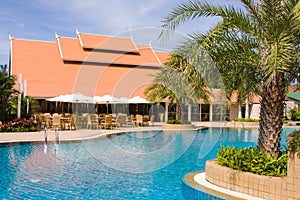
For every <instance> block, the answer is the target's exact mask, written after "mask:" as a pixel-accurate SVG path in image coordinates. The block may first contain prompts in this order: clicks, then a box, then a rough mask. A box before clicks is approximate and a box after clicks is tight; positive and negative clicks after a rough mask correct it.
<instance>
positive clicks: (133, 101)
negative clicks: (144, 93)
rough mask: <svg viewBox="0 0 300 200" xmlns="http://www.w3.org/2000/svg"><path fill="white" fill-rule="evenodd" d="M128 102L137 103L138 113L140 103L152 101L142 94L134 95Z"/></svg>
mask: <svg viewBox="0 0 300 200" xmlns="http://www.w3.org/2000/svg"><path fill="white" fill-rule="evenodd" d="M128 103H135V104H136V110H135V112H136V114H137V113H138V104H141V103H143V104H145V103H150V102H149V101H148V100H146V99H144V98H142V97H140V96H135V97H132V98H130V99H129V100H128Z"/></svg>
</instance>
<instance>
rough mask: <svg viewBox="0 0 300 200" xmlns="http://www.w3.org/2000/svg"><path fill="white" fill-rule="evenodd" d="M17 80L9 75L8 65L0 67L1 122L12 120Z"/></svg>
mask: <svg viewBox="0 0 300 200" xmlns="http://www.w3.org/2000/svg"><path fill="white" fill-rule="evenodd" d="M14 84H15V78H14V77H13V76H10V75H9V74H8V68H7V65H0V110H1V112H0V121H7V120H9V119H10V117H11V116H10V115H11V108H12V99H13V97H14V96H13V94H14V93H16V90H14V89H13V86H14Z"/></svg>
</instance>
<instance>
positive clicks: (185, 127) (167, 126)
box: [162, 123, 196, 130]
mask: <svg viewBox="0 0 300 200" xmlns="http://www.w3.org/2000/svg"><path fill="white" fill-rule="evenodd" d="M162 129H163V130H195V129H196V127H195V125H194V124H167V123H166V124H164V125H163V126H162Z"/></svg>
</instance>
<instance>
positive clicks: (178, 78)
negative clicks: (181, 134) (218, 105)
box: [145, 54, 208, 120]
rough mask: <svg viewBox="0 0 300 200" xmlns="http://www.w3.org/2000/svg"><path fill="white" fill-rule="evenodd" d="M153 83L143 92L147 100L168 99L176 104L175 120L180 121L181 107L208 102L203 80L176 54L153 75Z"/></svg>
mask: <svg viewBox="0 0 300 200" xmlns="http://www.w3.org/2000/svg"><path fill="white" fill-rule="evenodd" d="M153 76H154V77H155V78H154V81H153V84H152V85H150V86H149V87H148V88H146V90H145V94H146V96H147V99H148V100H150V101H161V100H163V99H168V100H169V101H170V102H171V103H175V104H176V119H178V120H179V119H180V116H181V105H182V104H184V103H185V104H188V103H193V102H196V101H197V100H198V99H200V98H202V99H204V100H206V101H207V100H208V91H207V88H206V87H205V84H204V81H203V78H202V77H201V75H200V74H199V73H198V72H197V71H196V70H193V66H192V65H191V64H189V63H188V62H187V60H186V59H183V58H182V57H181V56H179V55H177V54H172V55H171V57H170V58H169V59H168V61H167V62H166V63H165V66H164V67H163V68H162V70H161V71H160V72H159V73H157V74H155V75H153Z"/></svg>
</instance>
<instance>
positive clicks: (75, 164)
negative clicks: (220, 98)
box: [0, 129, 258, 200]
mask: <svg viewBox="0 0 300 200" xmlns="http://www.w3.org/2000/svg"><path fill="white" fill-rule="evenodd" d="M257 137H258V132H257V130H233V129H224V130H222V129H206V130H201V131H196V132H195V131H194V132H182V133H170V132H162V131H159V132H139V133H129V134H122V135H116V136H113V137H110V138H104V139H99V140H97V141H89V142H80V143H61V144H58V145H55V144H48V146H47V148H45V146H44V144H32V143H19V144H2V145H0V199H173V200H174V199H178V200H179V199H184V198H183V195H182V178H183V177H184V175H185V174H187V173H190V172H195V171H200V170H204V168H205V161H206V160H209V159H213V158H215V156H216V151H217V149H218V148H219V146H220V144H225V145H235V146H237V147H244V146H251V145H255V144H256V142H257Z"/></svg>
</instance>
